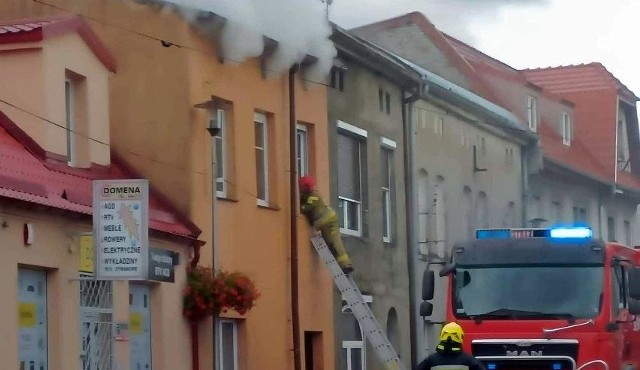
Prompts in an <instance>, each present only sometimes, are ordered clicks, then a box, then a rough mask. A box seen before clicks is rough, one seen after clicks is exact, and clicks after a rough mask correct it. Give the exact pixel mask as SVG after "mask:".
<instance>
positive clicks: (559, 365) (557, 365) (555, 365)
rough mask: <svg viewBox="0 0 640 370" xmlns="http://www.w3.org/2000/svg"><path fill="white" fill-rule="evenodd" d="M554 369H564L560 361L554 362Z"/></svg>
mask: <svg viewBox="0 0 640 370" xmlns="http://www.w3.org/2000/svg"><path fill="white" fill-rule="evenodd" d="M553 370H562V364H560V363H557V362H556V363H554V364H553Z"/></svg>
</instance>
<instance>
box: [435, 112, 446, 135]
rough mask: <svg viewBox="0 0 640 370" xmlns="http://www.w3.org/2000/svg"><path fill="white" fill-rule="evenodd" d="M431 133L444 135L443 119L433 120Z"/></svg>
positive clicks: (437, 117)
mask: <svg viewBox="0 0 640 370" xmlns="http://www.w3.org/2000/svg"><path fill="white" fill-rule="evenodd" d="M433 132H434V133H435V134H436V135H440V136H443V135H444V117H441V116H436V117H435V118H434V120H433Z"/></svg>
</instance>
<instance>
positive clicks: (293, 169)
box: [289, 64, 302, 370]
mask: <svg viewBox="0 0 640 370" xmlns="http://www.w3.org/2000/svg"><path fill="white" fill-rule="evenodd" d="M298 68H299V66H298V65H297V64H296V65H295V66H293V67H291V69H290V70H289V189H290V199H289V200H290V215H291V221H290V222H291V225H290V227H291V329H292V331H293V369H294V370H301V365H302V362H301V359H300V312H299V310H298V219H297V216H298V211H297V209H298V202H297V194H296V189H297V187H298V186H297V184H298V174H297V166H296V163H297V161H296V90H295V88H296V86H295V82H296V81H295V75H296V72H297V71H298Z"/></svg>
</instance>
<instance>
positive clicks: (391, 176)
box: [328, 27, 420, 370]
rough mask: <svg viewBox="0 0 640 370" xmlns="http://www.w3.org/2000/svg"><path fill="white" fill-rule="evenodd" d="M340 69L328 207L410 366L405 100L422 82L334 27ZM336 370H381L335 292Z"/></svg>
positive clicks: (358, 275)
mask: <svg viewBox="0 0 640 370" xmlns="http://www.w3.org/2000/svg"><path fill="white" fill-rule="evenodd" d="M332 39H333V41H334V43H335V45H336V48H337V49H338V61H337V63H336V64H337V65H336V66H335V67H334V69H333V71H332V74H331V80H330V84H331V88H330V89H329V92H328V105H329V111H328V115H329V145H330V161H331V162H330V163H331V166H330V168H331V169H332V174H331V178H332V180H331V189H332V194H331V199H332V204H334V205H335V209H336V212H337V213H338V214H339V216H340V219H341V222H342V224H341V233H342V239H343V241H344V243H345V247H346V249H347V251H348V253H349V254H350V256H351V258H352V261H353V264H354V267H355V271H354V273H353V277H354V279H355V281H356V283H357V284H358V286H359V287H360V289H361V291H362V292H363V294H364V296H365V298H366V299H367V300H369V304H370V306H371V309H372V311H373V313H374V315H375V316H376V318H377V319H378V321H379V323H380V325H381V326H382V328H383V329H384V330H386V332H387V336H388V337H389V339H390V341H391V343H392V344H393V346H394V348H395V349H396V351H397V352H398V354H399V356H400V358H401V360H402V361H403V362H404V363H405V365H406V366H407V368H409V366H410V364H411V338H410V335H409V333H410V325H411V324H410V323H411V320H410V314H409V312H410V304H409V303H410V297H409V274H408V270H407V234H406V224H407V219H406V208H405V207H406V203H407V201H408V200H407V198H406V197H405V175H406V174H405V166H404V161H405V160H404V156H405V152H404V150H405V144H404V138H403V137H404V134H405V132H404V126H405V114H404V113H403V110H404V109H405V104H404V102H403V94H404V93H405V92H406V91H407V90H411V89H415V88H416V87H417V86H418V85H419V79H420V76H419V75H418V74H417V73H416V72H415V71H412V70H411V69H409V68H407V67H406V66H403V65H402V64H401V63H398V61H397V60H394V59H392V58H390V57H389V56H388V55H386V54H385V53H383V52H382V51H380V50H379V49H377V48H376V47H374V46H373V45H371V44H369V43H367V42H365V41H364V40H361V39H358V38H356V37H354V36H352V35H349V34H348V33H346V32H345V31H344V30H342V29H340V28H338V27H335V29H334V33H333V37H332ZM336 293H337V294H336V302H335V303H336V311H335V312H336V316H335V323H336V347H337V348H336V353H337V354H338V356H337V359H336V369H340V370H364V369H381V368H382V366H381V364H380V362H379V360H378V359H377V358H376V357H375V353H374V352H373V351H372V349H371V347H370V346H369V345H368V344H367V340H366V338H365V337H364V335H363V333H362V331H361V329H360V327H359V325H358V323H357V321H356V320H355V318H354V316H353V315H352V314H351V312H350V311H349V308H348V307H347V306H346V305H345V302H344V301H343V300H342V298H341V297H340V293H339V292H337V290H336Z"/></svg>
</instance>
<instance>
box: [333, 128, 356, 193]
mask: <svg viewBox="0 0 640 370" xmlns="http://www.w3.org/2000/svg"><path fill="white" fill-rule="evenodd" d="M359 146H360V143H359V142H358V141H357V140H355V139H353V138H351V137H348V136H345V135H338V195H339V196H341V197H344V198H348V199H352V200H360V150H359Z"/></svg>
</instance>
